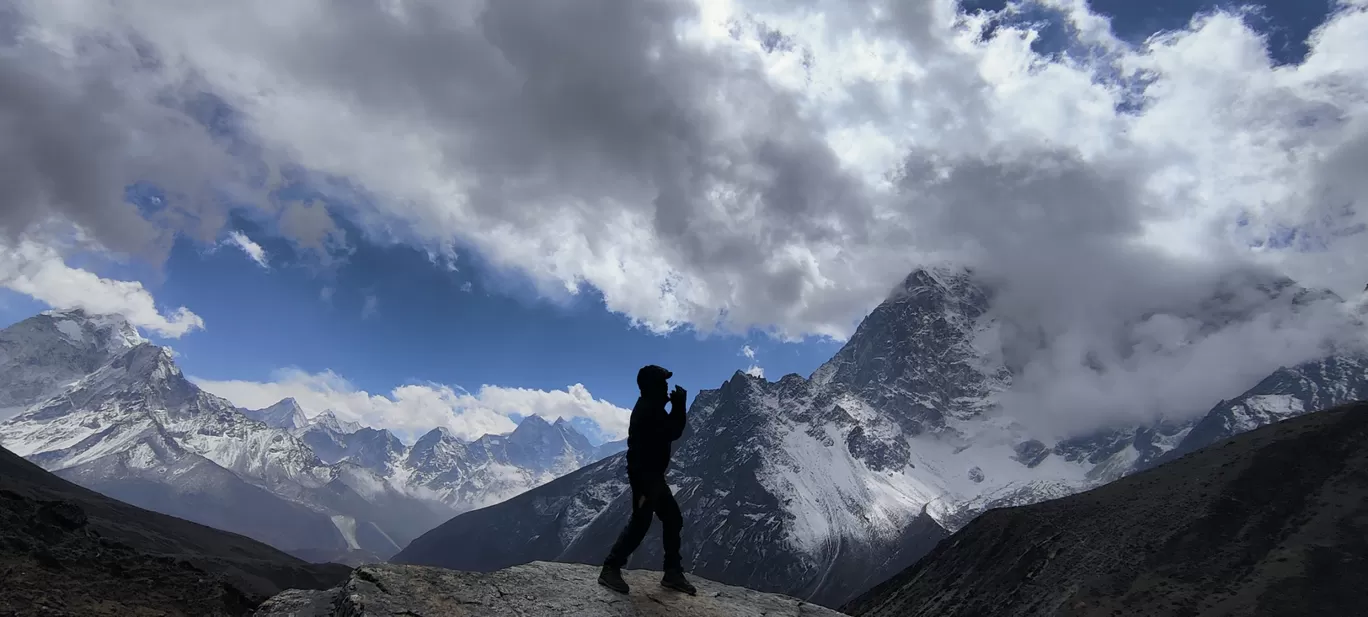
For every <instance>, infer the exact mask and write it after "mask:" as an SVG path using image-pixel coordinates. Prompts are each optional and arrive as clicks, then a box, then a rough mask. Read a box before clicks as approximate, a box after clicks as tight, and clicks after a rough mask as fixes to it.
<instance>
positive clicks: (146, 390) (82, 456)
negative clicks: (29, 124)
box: [0, 314, 446, 554]
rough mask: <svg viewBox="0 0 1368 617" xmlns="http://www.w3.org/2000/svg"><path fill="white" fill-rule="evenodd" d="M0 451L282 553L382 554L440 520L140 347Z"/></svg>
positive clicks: (12, 430) (1, 437) (14, 434)
mask: <svg viewBox="0 0 1368 617" xmlns="http://www.w3.org/2000/svg"><path fill="white" fill-rule="evenodd" d="M67 317H68V318H69V321H73V322H74V321H79V317H80V316H79V315H70V314H68V315H67ZM19 325H20V326H24V327H30V325H29V324H25V323H23V322H21V324H19ZM0 443H3V445H4V446H5V447H6V448H8V449H9V450H11V451H13V452H14V453H16V454H19V455H20V456H24V457H26V458H28V459H29V460H32V461H33V462H35V463H38V464H39V465H41V466H42V467H44V468H45V469H48V470H50V471H53V472H55V473H57V474H58V475H61V476H63V477H66V478H68V479H71V480H73V481H76V482H78V483H81V484H84V485H86V486H88V487H90V488H94V489H96V490H100V491H102V492H105V493H107V494H110V495H112V496H115V497H117V498H120V499H124V500H126V501H129V502H131V503H134V504H135V505H139V506H143V507H148V508H150V509H157V510H161V511H164V512H167V513H170V514H174V515H177V516H181V517H183V518H187V519H189V520H194V521H197V522H202V523H205V524H209V525H214V526H217V527H220V528H224V529H228V530H230V531H237V532H239V533H242V534H244V535H247V536H249V537H253V538H257V539H260V540H262V541H265V542H268V543H272V544H275V545H276V546H279V547H281V548H284V549H287V550H297V549H313V550H334V551H339V552H341V551H346V550H349V549H350V550H365V551H369V552H373V553H376V554H390V553H393V552H394V551H397V550H398V549H399V548H400V547H401V546H402V544H401V543H404V542H407V540H408V539H409V538H411V537H413V536H414V535H416V534H417V533H418V532H421V531H422V530H423V529H425V528H426V526H430V525H432V524H435V523H436V522H438V521H440V520H441V518H443V517H444V515H445V514H446V512H442V511H440V510H434V509H433V508H431V507H429V506H428V505H427V504H425V503H424V502H422V501H420V500H418V499H415V498H412V497H410V496H408V495H406V494H405V493H403V492H401V491H398V490H396V489H394V488H393V487H391V486H388V485H386V482H385V480H384V479H383V478H381V477H379V476H377V475H375V474H373V473H370V472H368V471H367V470H364V469H361V468H359V467H356V466H354V465H333V466H330V465H326V464H324V463H323V462H322V461H320V460H319V459H318V457H317V456H315V455H314V453H313V451H312V450H311V449H310V448H309V447H308V446H307V445H305V444H304V443H303V442H302V441H300V440H299V439H297V438H295V437H294V436H293V435H291V434H290V433H289V432H287V431H284V430H281V429H276V428H271V427H269V426H267V425H265V424H263V423H262V422H259V421H256V420H253V419H251V418H248V417H247V416H245V415H243V414H242V413H239V411H238V410H237V409H236V408H234V407H233V406H232V405H231V404H230V403H228V401H225V400H223V399H221V398H218V397H216V396H213V395H211V394H208V393H206V392H204V391H202V390H200V389H199V388H198V387H196V386H195V385H194V384H192V383H190V382H189V381H188V380H187V379H185V377H184V376H183V375H182V374H181V372H180V370H179V369H178V368H177V367H176V365H175V363H174V362H173V360H172V358H171V354H170V352H169V351H168V350H167V349H165V348H162V347H158V346H156V345H152V344H150V343H146V342H142V343H138V344H136V345H135V346H133V347H131V348H129V349H127V350H126V351H124V352H123V353H120V354H118V355H115V356H113V357H112V358H111V359H110V360H109V361H108V362H106V363H105V364H103V365H102V366H100V367H98V368H96V369H95V370H94V371H93V372H91V373H89V374H88V375H85V376H84V377H82V378H80V379H78V380H76V381H75V382H74V383H72V384H71V385H70V386H69V387H67V388H66V389H65V390H63V391H61V392H60V393H58V394H57V395H55V396H52V397H50V398H47V399H45V400H41V401H39V402H37V403H34V404H32V405H31V406H29V407H28V409H27V411H25V412H23V413H21V414H19V415H17V416H15V417H14V418H11V419H10V420H8V421H7V422H5V423H4V424H3V425H0ZM320 523H322V524H320Z"/></svg>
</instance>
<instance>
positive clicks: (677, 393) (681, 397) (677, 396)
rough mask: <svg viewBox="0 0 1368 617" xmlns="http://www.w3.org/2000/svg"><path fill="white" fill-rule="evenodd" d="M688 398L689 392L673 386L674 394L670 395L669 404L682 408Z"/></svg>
mask: <svg viewBox="0 0 1368 617" xmlns="http://www.w3.org/2000/svg"><path fill="white" fill-rule="evenodd" d="M688 397H689V392H688V391H687V390H685V389H684V388H683V387H682V386H675V388H674V392H671V393H670V402H671V403H674V404H675V405H680V406H682V405H684V403H685V402H686V401H687V400H688Z"/></svg>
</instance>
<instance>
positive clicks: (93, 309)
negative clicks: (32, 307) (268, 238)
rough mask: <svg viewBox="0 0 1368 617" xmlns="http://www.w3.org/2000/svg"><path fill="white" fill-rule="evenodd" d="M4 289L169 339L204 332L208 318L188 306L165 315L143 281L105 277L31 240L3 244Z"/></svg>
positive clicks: (0, 270)
mask: <svg viewBox="0 0 1368 617" xmlns="http://www.w3.org/2000/svg"><path fill="white" fill-rule="evenodd" d="M0 285H3V286H5V287H8V288H10V289H12V290H14V291H17V292H19V293H22V294H26V295H28V296H31V297H32V298H33V299H35V300H38V301H40V302H43V303H46V304H47V305H48V306H51V307H53V308H57V309H73V308H80V309H85V310H86V311H88V312H90V313H96V314H113V313H117V314H120V315H123V316H124V317H126V318H127V319H128V321H129V322H130V323H132V324H133V325H135V326H137V327H139V328H143V329H145V330H150V331H152V332H155V333H157V334H159V335H161V336H165V337H169V338H180V337H181V336H183V335H185V334H186V333H188V332H191V331H193V330H199V329H203V328H204V320H203V319H200V317H199V315H196V314H194V313H192V312H190V310H189V309H187V308H185V307H183V306H182V307H180V308H177V309H176V310H174V311H171V312H170V313H168V314H165V315H163V314H162V313H161V312H160V311H158V310H157V306H156V302H155V301H154V300H153V298H152V294H151V292H149V291H148V290H147V289H146V288H144V287H143V286H142V283H139V282H137V281H117V280H113V279H107V278H100V277H99V276H98V275H96V274H95V273H93V272H90V271H87V270H82V269H80V268H73V267H71V266H68V265H67V264H66V262H65V261H64V260H63V259H62V256H61V255H60V254H59V253H58V252H57V251H56V250H55V249H53V248H51V247H49V246H44V245H41V244H38V243H36V242H34V241H31V240H23V241H20V242H19V243H18V244H17V245H15V246H5V245H3V244H0Z"/></svg>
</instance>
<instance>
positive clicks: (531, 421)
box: [518, 414, 551, 428]
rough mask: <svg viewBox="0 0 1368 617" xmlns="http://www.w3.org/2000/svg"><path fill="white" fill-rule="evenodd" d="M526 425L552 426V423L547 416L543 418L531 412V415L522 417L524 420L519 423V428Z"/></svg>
mask: <svg viewBox="0 0 1368 617" xmlns="http://www.w3.org/2000/svg"><path fill="white" fill-rule="evenodd" d="M524 426H551V423H550V422H547V421H546V418H543V417H541V416H539V415H537V414H531V415H529V416H526V417H524V418H523V419H522V422H519V423H518V428H522V427H524Z"/></svg>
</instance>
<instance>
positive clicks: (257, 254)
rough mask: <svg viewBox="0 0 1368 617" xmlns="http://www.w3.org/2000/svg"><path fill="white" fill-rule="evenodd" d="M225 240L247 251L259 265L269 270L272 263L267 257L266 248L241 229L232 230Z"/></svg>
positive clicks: (248, 255)
mask: <svg viewBox="0 0 1368 617" xmlns="http://www.w3.org/2000/svg"><path fill="white" fill-rule="evenodd" d="M225 242H227V243H229V244H232V245H233V246H236V247H238V248H240V249H242V252H243V253H246V254H247V257H249V258H251V260H252V261H254V262H256V264H257V265H258V266H261V267H263V268H266V269H268V270H269V269H270V268H271V265H270V264H269V263H268V262H267V259H266V249H263V248H261V245H260V244H257V243H255V242H252V239H251V238H248V237H247V234H244V233H242V232H240V231H234V232H230V233H229V234H228V239H227V240H225Z"/></svg>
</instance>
